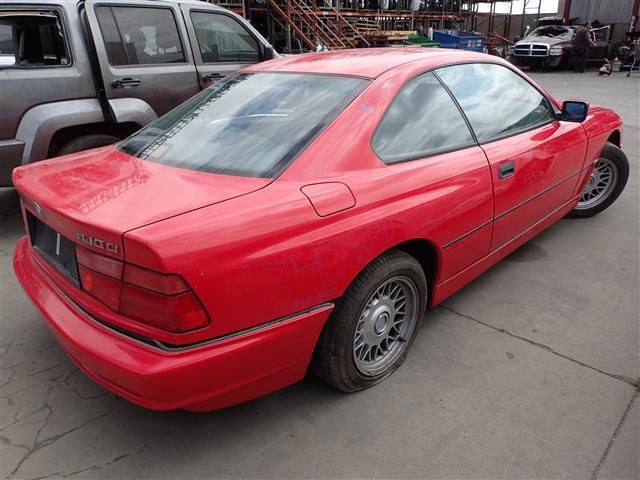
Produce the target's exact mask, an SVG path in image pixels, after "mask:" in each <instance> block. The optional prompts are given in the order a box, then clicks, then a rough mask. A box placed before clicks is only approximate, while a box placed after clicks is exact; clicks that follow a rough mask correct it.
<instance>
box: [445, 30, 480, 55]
mask: <svg viewBox="0 0 640 480" xmlns="http://www.w3.org/2000/svg"><path fill="white" fill-rule="evenodd" d="M433 39H434V40H435V41H436V42H438V43H440V47H441V48H460V49H462V50H472V51H474V52H482V51H484V34H482V33H477V32H463V31H462V30H434V31H433Z"/></svg>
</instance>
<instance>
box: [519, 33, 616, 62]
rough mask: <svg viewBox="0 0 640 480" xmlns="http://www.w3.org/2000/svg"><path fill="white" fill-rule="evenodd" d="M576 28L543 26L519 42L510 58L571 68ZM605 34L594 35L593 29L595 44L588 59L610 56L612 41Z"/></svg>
mask: <svg viewBox="0 0 640 480" xmlns="http://www.w3.org/2000/svg"><path fill="white" fill-rule="evenodd" d="M577 28H578V27H569V26H564V25H543V26H540V27H538V28H536V29H534V30H533V31H532V32H530V33H529V34H528V35H526V36H525V37H524V38H523V39H522V40H520V41H518V42H516V44H515V45H514V46H513V47H512V49H511V61H512V62H513V63H515V64H516V65H518V66H528V67H543V68H545V67H549V68H554V67H568V66H569V65H570V64H571V50H572V40H573V37H574V36H575V31H576V30H577ZM606 30H607V31H608V29H606ZM599 31H600V32H601V31H602V29H600V30H599ZM602 36H603V35H602V34H601V33H599V34H598V35H594V34H593V32H592V37H593V38H594V40H595V42H596V47H593V48H590V49H589V58H588V61H596V60H597V61H601V60H602V58H603V57H605V56H606V55H607V49H608V45H609V43H608V40H606V39H602V38H601V37H602Z"/></svg>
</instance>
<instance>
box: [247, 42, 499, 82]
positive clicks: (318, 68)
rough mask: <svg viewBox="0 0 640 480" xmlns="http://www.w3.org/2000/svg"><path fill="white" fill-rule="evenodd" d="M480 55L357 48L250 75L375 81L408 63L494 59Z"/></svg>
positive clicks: (272, 65) (287, 61) (288, 60)
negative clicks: (326, 76)
mask: <svg viewBox="0 0 640 480" xmlns="http://www.w3.org/2000/svg"><path fill="white" fill-rule="evenodd" d="M495 58H496V57H492V56H490V55H486V54H484V53H476V52H469V51H466V50H451V49H446V48H403V47H396V48H358V49H349V50H332V51H328V52H317V53H305V54H302V55H291V56H284V57H281V58H278V59H276V60H271V61H269V62H263V63H258V64H255V65H252V66H250V67H249V68H247V69H245V70H247V71H252V72H292V73H325V74H333V75H349V76H359V77H368V78H376V77H378V76H380V75H382V74H383V73H384V72H386V71H388V70H391V69H394V68H397V67H399V66H401V65H405V64H407V63H410V62H416V61H423V63H425V68H435V67H439V66H443V65H447V64H451V63H462V62H473V61H475V62H477V61H483V62H486V61H488V60H491V59H495Z"/></svg>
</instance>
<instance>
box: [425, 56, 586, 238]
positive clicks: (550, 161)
mask: <svg viewBox="0 0 640 480" xmlns="http://www.w3.org/2000/svg"><path fill="white" fill-rule="evenodd" d="M436 74H437V75H438V76H439V77H440V79H441V80H442V81H443V82H444V83H445V85H447V87H448V88H449V90H450V91H451V92H452V93H453V95H454V97H455V98H456V100H457V101H458V103H459V105H460V106H461V108H462V110H463V112H464V114H465V115H466V117H467V119H468V120H469V123H470V124H471V127H472V128H473V131H474V133H475V136H476V138H477V140H478V143H479V144H480V146H481V147H482V149H483V150H484V152H485V154H486V156H487V159H488V160H489V164H490V166H491V174H492V177H493V185H494V196H495V208H494V231H493V239H492V242H491V249H492V250H495V249H496V248H499V247H500V246H502V245H504V244H506V243H508V242H509V241H510V240H512V239H514V238H515V237H517V236H519V235H520V234H522V233H524V232H525V231H526V230H527V229H528V228H530V227H531V226H533V225H534V224H535V223H537V222H539V221H540V220H542V219H543V218H544V217H546V216H547V215H549V214H551V213H552V212H554V211H555V210H557V209H558V208H560V207H561V206H562V205H564V204H565V203H566V202H568V201H569V200H570V199H571V197H572V194H573V192H574V191H575V188H576V184H577V182H578V177H579V173H580V171H581V170H582V168H583V164H584V160H585V155H586V148H587V139H586V134H585V132H584V128H583V127H582V125H581V124H579V123H571V122H560V121H558V120H557V119H556V114H555V110H554V108H553V105H552V104H551V102H550V101H549V100H548V99H547V98H546V96H545V95H544V94H543V93H541V92H540V91H539V90H538V89H537V88H536V87H534V86H533V85H532V84H531V83H529V82H528V81H527V80H526V79H525V78H524V77H522V76H521V75H519V74H517V73H516V72H515V71H513V70H511V69H510V68H507V67H505V66H502V65H497V64H492V63H475V64H464V65H453V66H449V67H445V68H440V69H438V70H436Z"/></svg>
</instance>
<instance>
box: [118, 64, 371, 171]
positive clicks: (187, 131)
mask: <svg viewBox="0 0 640 480" xmlns="http://www.w3.org/2000/svg"><path fill="white" fill-rule="evenodd" d="M367 84H368V80H363V79H361V78H351V77H341V76H340V77H339V76H330V75H308V74H293V73H243V74H238V75H235V76H233V77H230V78H227V79H225V80H222V81H221V82H218V83H216V84H215V86H214V87H212V88H209V89H207V90H204V91H203V92H201V93H200V94H198V95H196V96H195V97H193V98H192V99H191V100H188V101H187V102H185V103H183V104H182V105H180V106H179V107H177V108H176V109H174V110H172V111H171V112H169V113H168V114H166V115H165V116H163V117H160V118H159V119H158V120H156V121H155V122H153V123H151V124H150V125H148V126H146V127H145V128H143V129H142V130H140V131H139V132H138V133H136V134H134V135H133V136H131V137H129V138H128V139H126V140H125V141H124V142H122V143H121V144H120V145H119V146H118V148H119V149H120V150H121V151H123V152H125V153H128V154H129V155H133V156H136V157H139V158H143V159H148V160H151V161H154V162H158V163H164V164H167V165H173V166H175V167H180V168H187V169H190V170H199V171H204V172H211V173H218V174H225V175H237V176H245V177H265V178H268V177H275V176H277V175H278V174H279V173H280V172H281V171H282V170H283V169H284V168H286V167H287V165H288V164H289V162H291V161H292V160H293V159H294V158H295V157H296V156H297V155H298V154H299V153H300V152H301V151H303V150H304V149H305V148H306V147H307V145H309V143H310V142H311V141H312V140H313V139H314V138H315V137H316V135H318V134H319V133H320V132H321V131H322V130H323V129H324V128H325V127H326V126H327V125H329V123H331V122H332V121H333V120H334V118H335V117H336V116H337V115H338V114H339V113H340V112H341V111H342V110H343V109H344V108H345V107H346V106H347V105H348V104H349V103H350V102H351V101H352V100H353V99H354V98H356V96H357V95H358V94H359V93H360V92H361V91H362V89H363V88H364V87H365V86H366V85H367Z"/></svg>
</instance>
